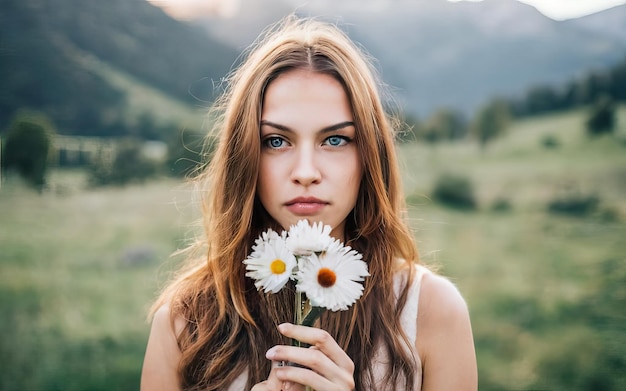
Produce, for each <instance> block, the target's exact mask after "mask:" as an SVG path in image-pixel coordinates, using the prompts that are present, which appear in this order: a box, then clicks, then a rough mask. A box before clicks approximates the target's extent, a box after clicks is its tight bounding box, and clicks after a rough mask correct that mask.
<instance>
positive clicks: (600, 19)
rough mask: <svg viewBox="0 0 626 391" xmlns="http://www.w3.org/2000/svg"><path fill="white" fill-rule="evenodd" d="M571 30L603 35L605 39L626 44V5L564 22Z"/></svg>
mask: <svg viewBox="0 0 626 391" xmlns="http://www.w3.org/2000/svg"><path fill="white" fill-rule="evenodd" d="M564 24H566V25H570V26H572V27H573V28H576V29H579V30H584V31H589V32H591V33H595V34H600V35H604V36H605V37H606V38H607V39H609V40H610V39H614V38H619V39H620V40H622V41H623V42H626V4H624V5H619V6H616V7H613V8H609V9H607V10H604V11H601V12H598V13H595V14H593V15H588V16H585V17H584V18H577V19H571V20H567V21H565V22H564Z"/></svg>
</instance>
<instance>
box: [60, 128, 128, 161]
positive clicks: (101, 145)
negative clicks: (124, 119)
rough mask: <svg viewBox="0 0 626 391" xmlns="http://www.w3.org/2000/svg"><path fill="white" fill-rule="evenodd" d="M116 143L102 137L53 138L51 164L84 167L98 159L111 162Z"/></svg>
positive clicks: (113, 140)
mask: <svg viewBox="0 0 626 391" xmlns="http://www.w3.org/2000/svg"><path fill="white" fill-rule="evenodd" d="M116 149H117V141H116V140H115V139H110V138H103V137H81V136H62V135H56V136H54V141H53V150H52V156H51V157H50V158H51V159H50V161H51V163H53V164H55V165H58V166H62V167H64V166H84V165H87V164H89V163H91V162H93V160H94V159H95V158H96V157H98V159H102V160H103V161H107V162H112V161H113V159H114V158H115V153H116Z"/></svg>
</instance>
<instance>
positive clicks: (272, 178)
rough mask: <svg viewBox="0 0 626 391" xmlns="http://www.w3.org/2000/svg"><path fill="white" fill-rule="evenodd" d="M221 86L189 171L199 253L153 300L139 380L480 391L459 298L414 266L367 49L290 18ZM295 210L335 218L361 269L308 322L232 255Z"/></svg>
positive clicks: (285, 222)
mask: <svg viewBox="0 0 626 391" xmlns="http://www.w3.org/2000/svg"><path fill="white" fill-rule="evenodd" d="M227 87H228V88H227V89H226V92H225V94H224V95H223V96H222V97H221V98H220V100H219V101H218V104H217V105H216V110H218V113H219V120H218V121H217V122H216V125H215V129H216V130H217V131H218V132H219V142H218V146H217V149H216V152H215V154H214V156H213V158H212V160H211V163H210V165H209V166H208V167H207V168H206V169H205V170H204V171H203V172H202V173H201V174H200V175H199V176H198V177H197V181H198V183H199V184H200V186H201V189H202V190H203V195H204V198H203V213H204V224H205V237H204V238H203V243H202V244H203V245H204V246H203V247H202V248H203V249H204V250H203V255H202V256H201V257H198V258H195V259H197V261H195V262H192V263H191V265H190V267H189V268H188V269H187V270H185V271H184V272H182V273H181V274H180V275H179V276H178V277H177V278H176V279H175V280H174V281H173V282H171V284H170V285H169V286H168V287H167V289H166V290H165V291H164V292H163V293H162V295H161V297H160V298H159V299H158V300H157V302H156V303H155V306H154V308H155V314H154V319H153V325H152V330H151V333H150V338H149V341H148V346H147V349H146V357H145V361H144V368H143V373H142V389H143V390H178V389H184V390H250V389H252V390H254V391H263V390H286V389H290V390H300V389H304V387H305V386H308V387H311V388H313V389H316V390H318V391H322V390H353V389H356V390H386V389H389V390H396V389H403V390H405V389H406V390H420V389H423V390H437V391H441V390H475V389H476V388H477V378H476V377H477V375H476V360H475V354H474V346H473V341H472V332H471V327H470V322H469V316H468V311H467V307H466V305H465V302H464V300H463V299H462V297H461V296H460V294H459V293H458V291H457V290H456V288H455V287H454V286H453V285H452V284H451V283H450V282H449V281H448V280H446V279H444V278H443V277H440V276H437V275H435V274H434V273H431V272H429V271H427V270H426V269H425V268H424V267H422V266H419V265H418V257H417V249H416V246H415V243H414V240H413V237H412V234H411V232H410V230H409V228H408V226H407V224H406V222H405V220H404V213H405V210H404V198H403V194H402V191H401V188H400V187H401V186H400V176H399V170H398V163H397V161H396V155H395V149H394V130H393V129H392V126H391V122H390V120H389V118H388V117H387V116H386V113H385V111H384V108H383V105H382V103H381V98H380V94H379V91H378V90H377V84H376V78H375V74H374V72H373V71H372V68H371V66H370V64H369V63H368V62H367V60H366V57H365V56H364V55H363V53H361V52H360V51H359V50H358V49H357V47H356V46H355V45H354V44H353V43H352V42H351V41H350V40H349V39H348V38H347V37H346V36H345V35H344V34H343V33H342V32H341V31H340V30H339V29H337V28H336V27H334V26H331V25H328V24H325V23H322V22H318V21H314V20H302V19H297V18H295V17H290V18H288V19H286V20H285V21H283V23H281V24H280V25H277V26H276V27H275V28H274V29H273V30H271V31H269V32H268V34H267V36H266V37H265V39H264V40H262V41H261V42H259V43H258V45H257V46H256V48H255V49H254V50H253V51H251V52H250V53H249V55H248V56H247V58H246V60H245V61H244V62H243V63H242V65H241V66H239V68H238V69H237V70H236V71H235V72H234V73H233V74H232V76H231V78H230V79H229V80H228V84H227ZM301 219H306V220H309V221H310V222H323V223H324V224H327V225H330V226H331V227H332V236H334V237H335V238H337V239H339V240H341V241H343V242H345V243H346V244H347V245H349V246H351V247H352V248H354V249H356V250H357V251H359V252H360V253H361V254H363V259H364V260H365V261H366V262H367V264H368V268H369V273H370V277H368V278H367V279H366V280H365V282H364V292H363V296H362V297H361V299H360V300H358V301H357V303H355V304H354V305H353V306H352V307H350V309H349V310H348V311H339V312H331V311H327V312H326V313H324V314H323V315H322V316H321V318H320V319H319V321H318V323H317V324H316V327H305V326H297V325H293V324H290V323H285V322H287V321H289V320H292V319H293V312H294V310H293V308H292V302H293V298H292V296H291V295H290V293H289V292H288V291H287V290H284V289H283V290H282V291H280V292H278V293H276V294H265V293H263V292H262V291H257V289H256V288H255V286H254V282H253V281H252V280H251V279H249V278H246V277H245V273H246V269H245V265H244V264H243V262H242V260H244V259H245V258H246V256H248V255H249V253H250V251H251V246H252V245H253V244H254V240H255V238H257V237H258V236H259V234H260V233H262V232H263V231H265V230H267V229H268V228H272V229H274V230H277V231H280V230H283V229H288V228H289V227H290V225H293V224H295V223H296V222H297V221H299V220H301ZM418 308H419V312H418ZM418 314H419V315H418ZM292 338H294V339H297V340H300V341H302V342H305V343H307V344H309V345H311V347H310V348H302V347H293V346H289V345H290V343H289V341H290V339H292ZM283 362H290V363H295V364H298V365H289V366H285V365H282V366H281V365H279V364H278V363H283Z"/></svg>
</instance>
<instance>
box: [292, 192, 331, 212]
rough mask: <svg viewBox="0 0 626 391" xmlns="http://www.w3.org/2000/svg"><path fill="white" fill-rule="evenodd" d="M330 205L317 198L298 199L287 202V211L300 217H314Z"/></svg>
mask: <svg viewBox="0 0 626 391" xmlns="http://www.w3.org/2000/svg"><path fill="white" fill-rule="evenodd" d="M328 204H329V203H328V202H326V201H323V200H320V199H319V198H315V197H297V198H294V199H292V200H290V201H287V202H285V206H286V207H287V210H289V211H290V212H291V213H293V214H295V215H298V216H312V215H314V214H317V213H319V212H320V211H321V210H322V209H324V207H326V206H327V205H328Z"/></svg>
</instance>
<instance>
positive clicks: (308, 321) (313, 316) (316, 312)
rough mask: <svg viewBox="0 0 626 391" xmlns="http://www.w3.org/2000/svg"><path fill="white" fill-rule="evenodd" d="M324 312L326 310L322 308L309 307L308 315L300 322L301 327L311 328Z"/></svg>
mask: <svg viewBox="0 0 626 391" xmlns="http://www.w3.org/2000/svg"><path fill="white" fill-rule="evenodd" d="M324 311H326V308H324V307H311V310H310V311H309V313H308V314H306V316H305V317H304V319H303V320H302V325H303V326H309V327H311V326H313V323H315V321H316V320H317V318H319V317H320V315H322V313H323V312H324Z"/></svg>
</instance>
